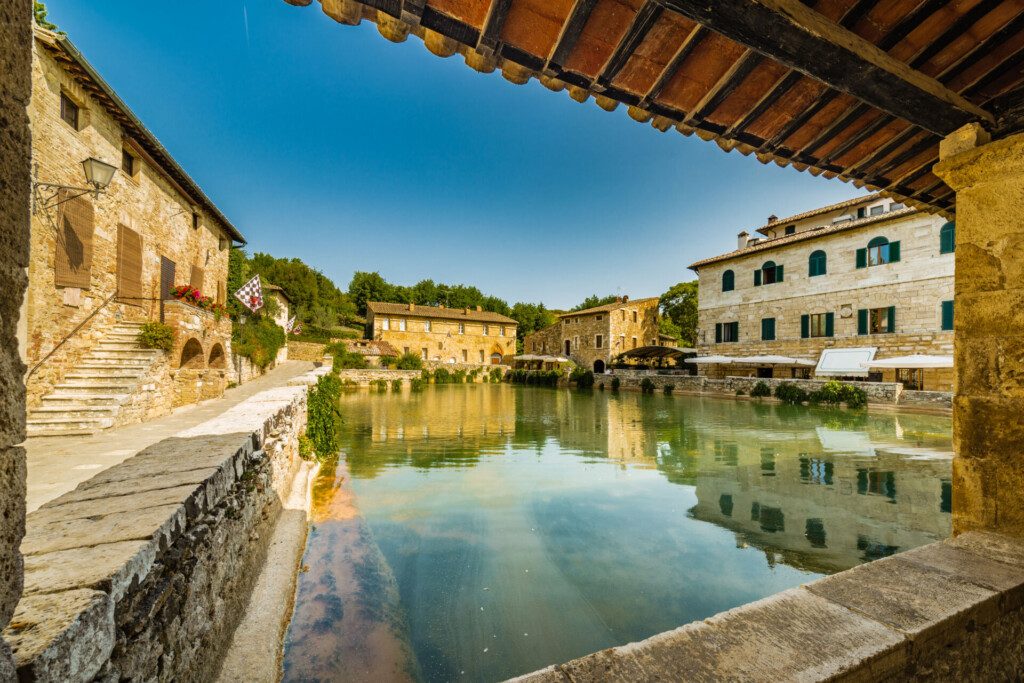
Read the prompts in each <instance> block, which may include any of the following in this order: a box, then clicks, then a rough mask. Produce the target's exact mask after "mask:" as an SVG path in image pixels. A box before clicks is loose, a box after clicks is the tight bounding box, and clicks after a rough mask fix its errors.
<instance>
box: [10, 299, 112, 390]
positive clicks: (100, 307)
mask: <svg viewBox="0 0 1024 683" xmlns="http://www.w3.org/2000/svg"><path fill="white" fill-rule="evenodd" d="M115 297H117V292H114V293H113V294H111V295H110V296H108V297H107V298H106V299H104V301H103V303H101V304H100V305H99V306H97V307H96V308H94V309H93V310H92V313H90V314H89V315H87V316H86V317H85V319H84V320H82V322H80V323H78V325H76V326H75V329H73V330H71V332H69V333H68V335H67V336H66V337H64V338H63V339H61V340H60V343H59V344H57V345H56V346H54V347H53V348H52V349H50V352H49V353H48V354H46V355H45V356H44V357H43V359H42V360H41V361H39V362H38V363H36V364H35V365H33V366H32V369H31V370H29V371H28V374H27V375H25V382H26V383H27V382H28V380H29V379H30V378H31V377H32V375H33V374H35V371H36V370H38V369H39V368H40V367H41V366H42V365H43V363H45V362H46V361H48V360H50V357H51V356H53V354H55V353H57V350H58V349H59V348H60V347H62V346H64V344H65V343H67V341H68V340H69V339H71V338H72V337H73V336H75V335H76V334H77V333H78V331H79V330H80V329H82V328H83V327H85V324H86V323H87V322H89V321H90V320H92V319H93V317H94V316H95V315H96V314H97V313H99V312H100V311H101V310H102V309H103V308H104V307H105V306H106V305H107V304H109V303H110V302H111V301H113V300H114V298H115Z"/></svg>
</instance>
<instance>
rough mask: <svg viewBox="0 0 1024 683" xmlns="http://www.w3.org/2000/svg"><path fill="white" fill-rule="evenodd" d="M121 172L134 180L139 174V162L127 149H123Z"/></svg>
mask: <svg viewBox="0 0 1024 683" xmlns="http://www.w3.org/2000/svg"><path fill="white" fill-rule="evenodd" d="M121 172H122V173H124V174H125V175H126V176H128V177H129V178H132V179H133V180H134V179H135V177H136V176H137V174H138V172H139V160H138V158H137V157H136V156H135V155H134V154H132V153H131V150H129V149H128V148H127V147H121Z"/></svg>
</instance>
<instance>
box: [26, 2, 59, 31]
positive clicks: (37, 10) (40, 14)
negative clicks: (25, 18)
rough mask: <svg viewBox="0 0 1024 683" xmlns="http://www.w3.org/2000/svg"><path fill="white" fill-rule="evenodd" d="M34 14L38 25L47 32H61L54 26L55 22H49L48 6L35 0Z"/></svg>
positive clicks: (33, 5)
mask: <svg viewBox="0 0 1024 683" xmlns="http://www.w3.org/2000/svg"><path fill="white" fill-rule="evenodd" d="M32 14H33V16H34V17H35V20H36V24H38V25H39V26H40V27H41V28H45V29H46V30H47V31H57V32H58V33H59V32H60V29H58V28H57V24H54V23H53V22H51V21H49V20H47V18H46V15H47V11H46V5H45V4H43V3H41V2H39V0H35V2H34V3H33V4H32Z"/></svg>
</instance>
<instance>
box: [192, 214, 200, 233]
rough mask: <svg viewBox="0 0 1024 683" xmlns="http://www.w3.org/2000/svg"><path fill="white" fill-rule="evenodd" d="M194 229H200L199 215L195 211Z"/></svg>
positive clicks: (193, 215) (193, 216) (193, 218)
mask: <svg viewBox="0 0 1024 683" xmlns="http://www.w3.org/2000/svg"><path fill="white" fill-rule="evenodd" d="M192 229H193V230H198V229H199V214H198V213H196V212H194V211H193V212H192Z"/></svg>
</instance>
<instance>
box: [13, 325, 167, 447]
mask: <svg viewBox="0 0 1024 683" xmlns="http://www.w3.org/2000/svg"><path fill="white" fill-rule="evenodd" d="M141 326H142V323H130V322H119V323H116V324H114V325H113V326H112V327H111V328H110V329H109V330H108V331H107V332H106V333H105V334H104V336H103V338H102V339H101V340H100V342H99V343H98V344H97V345H96V346H94V347H93V349H92V350H91V351H90V352H89V354H88V355H87V356H86V357H85V358H83V359H82V362H81V363H79V365H78V366H77V367H76V368H75V369H74V370H72V371H71V372H69V373H67V374H66V375H65V376H64V381H63V382H61V383H60V384H58V385H57V386H56V387H54V390H53V391H52V392H51V393H49V394H47V395H46V396H44V397H43V399H42V405H41V406H39V407H38V408H36V409H35V410H31V411H29V414H28V420H27V431H28V436H30V437H36V436H73V435H84V434H92V433H94V432H97V431H99V430H101V429H107V428H108V427H112V426H113V425H114V424H115V423H116V422H117V416H118V413H119V412H120V411H121V406H122V405H124V404H125V403H126V402H128V401H129V400H130V399H131V398H132V395H133V394H134V393H135V392H136V391H137V390H138V388H139V385H140V384H141V383H142V380H143V379H144V378H145V376H146V374H147V372H148V371H149V369H150V366H152V365H153V363H154V362H155V361H157V360H158V359H159V358H160V356H161V355H162V353H163V352H162V351H160V350H158V349H143V348H140V347H139V345H138V342H137V338H138V335H139V328H140V327H141Z"/></svg>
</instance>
